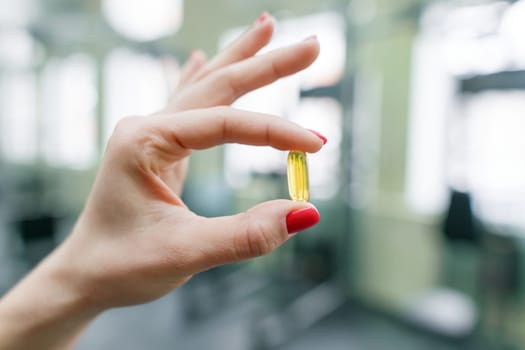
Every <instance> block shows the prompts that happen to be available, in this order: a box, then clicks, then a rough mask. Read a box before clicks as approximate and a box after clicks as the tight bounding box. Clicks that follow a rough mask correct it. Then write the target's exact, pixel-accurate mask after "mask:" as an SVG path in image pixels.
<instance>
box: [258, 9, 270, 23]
mask: <svg viewBox="0 0 525 350" xmlns="http://www.w3.org/2000/svg"><path fill="white" fill-rule="evenodd" d="M268 18H270V14H269V13H268V12H266V11H265V12H263V13H262V14H261V15H260V16H259V18H258V19H257V23H259V24H262V23H264V22H266V20H267V19H268Z"/></svg>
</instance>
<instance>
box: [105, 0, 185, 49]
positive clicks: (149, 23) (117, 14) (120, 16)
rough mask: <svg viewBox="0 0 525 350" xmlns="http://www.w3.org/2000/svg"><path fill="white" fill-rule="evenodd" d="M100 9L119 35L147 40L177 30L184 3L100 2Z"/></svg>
mask: <svg viewBox="0 0 525 350" xmlns="http://www.w3.org/2000/svg"><path fill="white" fill-rule="evenodd" d="M102 10H103V12H104V15H105V16H106V18H107V19H108V22H109V24H110V25H111V26H112V27H113V29H114V30H115V31H116V32H118V33H119V34H121V35H123V36H125V37H127V38H129V39H132V40H138V41H149V40H155V39H159V38H161V37H163V36H166V35H170V34H173V33H175V32H176V31H177V30H178V29H179V27H180V26H181V24H182V18H183V0H103V1H102Z"/></svg>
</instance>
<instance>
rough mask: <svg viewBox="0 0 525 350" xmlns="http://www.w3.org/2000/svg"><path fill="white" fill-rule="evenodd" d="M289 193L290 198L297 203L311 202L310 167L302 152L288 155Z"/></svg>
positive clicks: (291, 152) (293, 152)
mask: <svg viewBox="0 0 525 350" xmlns="http://www.w3.org/2000/svg"><path fill="white" fill-rule="evenodd" d="M287 173H288V191H289V192H290V197H291V198H292V200H293V201H296V202H308V201H309V200H310V188H309V184H308V165H307V163H306V153H304V152H302V151H290V153H289V154H288V169H287Z"/></svg>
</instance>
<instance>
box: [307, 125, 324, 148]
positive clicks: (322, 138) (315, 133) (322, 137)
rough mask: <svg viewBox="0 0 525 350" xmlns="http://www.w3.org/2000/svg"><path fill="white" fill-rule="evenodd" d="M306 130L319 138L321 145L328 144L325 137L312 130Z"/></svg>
mask: <svg viewBox="0 0 525 350" xmlns="http://www.w3.org/2000/svg"><path fill="white" fill-rule="evenodd" d="M307 130H308V131H310V132H311V133H312V134H314V135H315V136H317V137H319V138H320V139H321V140H322V141H323V145H326V143H327V142H328V139H327V138H326V136H324V135H323V134H321V133H320V132H318V131H315V130H312V129H307Z"/></svg>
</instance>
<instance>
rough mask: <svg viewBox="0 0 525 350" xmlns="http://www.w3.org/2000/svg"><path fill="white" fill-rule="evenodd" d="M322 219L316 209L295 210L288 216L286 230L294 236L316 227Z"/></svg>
mask: <svg viewBox="0 0 525 350" xmlns="http://www.w3.org/2000/svg"><path fill="white" fill-rule="evenodd" d="M320 219H321V216H320V215H319V212H318V211H317V209H315V208H314V207H310V208H305V209H299V210H295V211H292V212H290V213H288V215H287V216H286V229H287V230H288V234H294V233H297V232H299V231H304V230H306V229H307V228H310V227H312V226H314V225H315V224H317V223H318V222H319V220H320Z"/></svg>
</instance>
